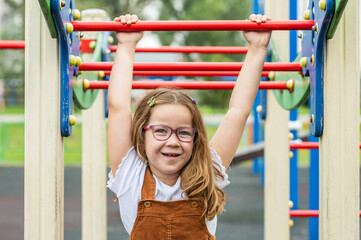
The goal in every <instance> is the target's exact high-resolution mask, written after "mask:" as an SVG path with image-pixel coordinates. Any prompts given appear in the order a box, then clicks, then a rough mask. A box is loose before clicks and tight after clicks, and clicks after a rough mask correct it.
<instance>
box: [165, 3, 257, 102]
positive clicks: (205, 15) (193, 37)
mask: <svg viewBox="0 0 361 240" xmlns="http://www.w3.org/2000/svg"><path fill="white" fill-rule="evenodd" d="M161 2H162V7H161V9H160V13H159V18H160V20H237V19H248V16H249V15H250V9H251V1H242V0H223V1H217V0H202V1H194V0H178V1H176V2H175V1H170V0H161ZM158 36H159V39H160V41H161V42H162V44H163V45H171V44H173V45H181V46H242V45H245V41H244V39H243V37H242V35H241V33H240V32H239V31H205V32H204V31H192V32H159V33H158ZM192 56H196V58H194V57H192ZM195 59H197V60H201V61H204V62H231V61H238V62H239V61H242V60H243V59H244V56H240V55H238V54H202V55H188V56H185V61H190V60H195ZM213 79H214V80H219V79H217V78H213ZM204 80H211V78H204ZM230 93H231V91H226V90H221V91H220V90H208V91H204V90H203V91H199V92H198V94H197V95H198V97H199V102H200V103H202V104H203V105H210V106H213V107H218V108H224V107H226V106H227V104H228V101H229V96H230Z"/></svg>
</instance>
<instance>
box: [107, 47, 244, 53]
mask: <svg viewBox="0 0 361 240" xmlns="http://www.w3.org/2000/svg"><path fill="white" fill-rule="evenodd" d="M109 49H110V51H112V52H115V51H116V50H117V46H115V45H112V46H110V47H109ZM135 51H136V52H162V53H227V54H245V53H247V51H248V47H204V46H202V47H197V46H186V47H157V48H144V47H143V48H136V49H135Z"/></svg>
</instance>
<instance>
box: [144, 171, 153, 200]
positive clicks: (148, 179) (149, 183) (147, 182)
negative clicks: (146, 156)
mask: <svg viewBox="0 0 361 240" xmlns="http://www.w3.org/2000/svg"><path fill="white" fill-rule="evenodd" d="M154 197H155V179H154V177H153V175H152V172H151V171H150V169H149V166H148V167H147V168H146V170H145V175H144V182H143V187H142V199H141V200H154Z"/></svg>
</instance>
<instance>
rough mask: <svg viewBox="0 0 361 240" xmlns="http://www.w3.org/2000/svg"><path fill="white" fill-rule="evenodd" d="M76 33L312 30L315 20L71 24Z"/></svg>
mask: <svg viewBox="0 0 361 240" xmlns="http://www.w3.org/2000/svg"><path fill="white" fill-rule="evenodd" d="M70 23H71V24H72V25H73V29H74V31H225V30H227V31H229V30H234V31H240V30H246V31H249V30H253V31H255V30H257V31H265V30H312V26H313V25H314V20H287V21H269V22H266V23H262V24H257V23H255V22H251V21H249V20H228V21H139V22H137V23H135V24H132V25H129V26H128V25H126V24H125V25H123V24H121V23H120V22H114V21H104V22H82V21H81V22H73V21H72V22H70Z"/></svg>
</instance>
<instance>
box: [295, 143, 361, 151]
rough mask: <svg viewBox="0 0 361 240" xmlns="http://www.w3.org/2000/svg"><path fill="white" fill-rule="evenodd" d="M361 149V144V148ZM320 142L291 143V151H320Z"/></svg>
mask: <svg viewBox="0 0 361 240" xmlns="http://www.w3.org/2000/svg"><path fill="white" fill-rule="evenodd" d="M359 147H360V148H361V144H360V146H359ZM318 148H319V143H318V142H302V143H290V149H318Z"/></svg>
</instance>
